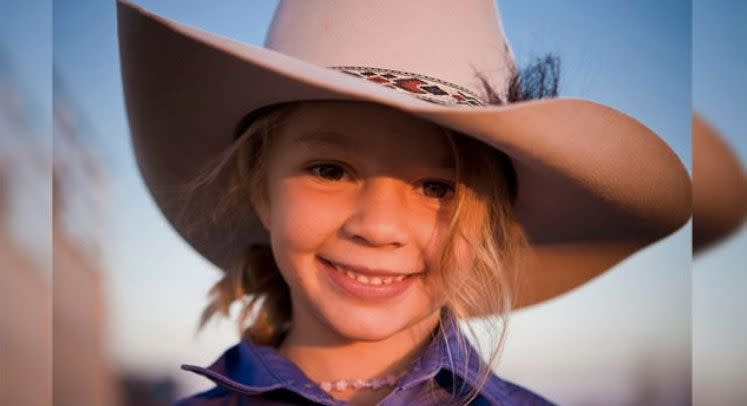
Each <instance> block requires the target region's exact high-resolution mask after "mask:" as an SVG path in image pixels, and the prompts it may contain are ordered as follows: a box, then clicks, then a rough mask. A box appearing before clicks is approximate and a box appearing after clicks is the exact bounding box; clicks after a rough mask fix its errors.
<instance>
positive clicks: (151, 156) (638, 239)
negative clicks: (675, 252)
mask: <svg viewBox="0 0 747 406" xmlns="http://www.w3.org/2000/svg"><path fill="white" fill-rule="evenodd" d="M117 9H118V31H119V41H120V58H121V67H122V80H123V84H124V94H125V100H126V105H127V113H128V116H129V124H130V131H131V135H132V141H133V146H134V150H135V154H136V157H137V162H138V165H139V167H140V170H141V172H142V175H143V178H144V179H145V182H146V184H147V186H148V188H149V189H150V191H151V193H152V194H153V196H154V198H155V201H156V202H157V204H158V206H159V207H160V208H161V210H162V211H163V213H164V214H165V216H166V218H167V219H168V220H169V222H170V223H171V224H172V225H173V226H174V227H175V229H176V230H177V231H178V232H179V233H180V234H181V235H182V236H183V237H184V238H185V239H186V240H187V241H188V242H189V244H191V245H192V247H194V248H195V249H196V250H197V251H198V252H199V253H200V254H202V255H203V256H205V257H206V258H207V259H209V260H210V261H211V262H213V263H214V264H215V265H217V266H218V267H219V268H221V269H226V268H227V267H229V266H231V265H233V264H235V263H236V262H237V261H239V260H240V258H241V257H242V255H243V254H244V253H245V250H246V248H247V247H248V246H250V245H251V244H255V243H262V242H265V243H266V242H267V241H268V236H267V234H266V232H265V231H264V230H263V228H262V227H261V225H260V223H259V221H258V219H257V218H256V215H255V214H254V213H253V211H252V210H251V208H249V207H247V208H245V209H241V210H243V212H240V213H235V215H234V217H232V218H231V220H228V219H217V221H215V222H204V223H203V224H202V225H200V226H199V227H197V228H195V227H194V224H193V223H192V222H190V221H186V222H185V221H183V218H184V217H183V216H181V214H183V213H182V211H183V210H182V209H183V205H184V201H183V199H182V197H183V196H181V195H180V194H179V193H177V192H176V191H177V190H179V189H180V187H181V186H182V185H184V184H186V183H187V182H189V181H191V180H193V178H194V176H196V175H197V173H198V172H199V171H201V170H204V167H205V165H206V164H207V163H208V162H210V161H212V160H214V159H215V158H216V157H217V156H219V155H220V154H221V153H222V152H224V151H225V150H226V148H228V147H229V146H230V145H232V143H234V142H235V131H236V128H237V124H238V123H239V122H240V121H241V120H242V118H244V117H245V116H246V115H247V114H248V113H249V112H252V111H255V110H257V109H259V108H261V107H265V106H269V105H274V104H278V103H284V102H292V101H304V100H308V101H311V100H347V101H360V102H371V103H377V104H380V105H385V106H389V107H392V108H395V109H398V110H401V111H404V112H407V113H410V114H412V115H414V116H417V117H420V118H422V119H425V120H429V121H432V122H434V123H437V124H439V125H442V126H444V127H447V128H450V129H453V130H456V131H458V132H461V133H464V134H467V135H470V136H473V137H475V138H477V139H479V140H481V141H482V142H484V143H485V144H487V145H490V146H492V147H494V148H497V149H499V150H501V151H503V152H505V153H506V154H508V155H509V157H510V158H511V160H512V162H513V165H514V167H515V170H516V174H517V180H518V192H517V199H516V203H515V208H516V212H517V214H518V217H519V219H520V221H521V223H522V224H523V226H524V228H525V230H526V232H527V235H528V236H529V239H530V242H531V253H530V254H529V255H527V257H526V260H525V261H524V266H523V267H522V269H521V274H520V275H519V277H520V286H517V287H516V292H515V296H516V303H515V306H514V308H520V307H524V306H527V305H531V304H534V303H538V302H541V301H544V300H547V299H549V298H551V297H554V296H557V295H559V294H561V293H564V292H567V291H568V290H570V289H572V288H574V287H577V286H579V285H581V284H583V283H585V282H587V281H588V280H590V279H592V278H593V277H595V276H597V275H599V274H601V273H602V272H604V271H605V270H607V269H609V268H610V267H612V266H613V265H615V264H617V263H618V262H620V261H622V260H623V259H625V258H627V257H628V256H630V255H631V254H632V253H634V252H635V251H637V250H639V249H640V248H642V247H644V246H646V245H648V244H651V243H652V242H654V241H657V240H658V239H660V238H662V237H664V236H666V235H668V234H670V233H672V232H673V231H675V230H676V229H678V228H679V227H680V226H682V225H683V224H684V223H685V222H686V221H687V220H688V219H689V217H690V214H691V205H690V204H691V202H690V179H689V177H688V175H687V172H686V170H685V168H684V167H683V165H682V163H681V162H680V160H679V159H678V158H677V156H676V155H675V154H674V152H673V151H672V150H671V149H670V148H669V147H668V146H667V144H666V143H664V142H663V141H662V140H661V139H660V138H659V137H658V136H657V135H656V134H655V133H653V132H652V131H651V130H649V129H648V128H646V127H645V126H644V125H642V124H641V123H639V122H638V121H636V120H635V119H633V118H631V117H629V116H627V115H625V114H623V113H621V112H619V111H616V110H614V109H611V108H609V107H606V106H603V105H600V104H597V103H594V102H591V101H586V100H579V99H549V100H539V101H531V102H523V103H516V104H512V105H506V106H487V107H448V106H442V105H437V104H432V103H428V102H425V101H422V100H419V99H416V98H414V97H411V96H409V95H406V94H401V93H398V92H395V91H393V90H391V89H387V88H384V87H382V86H379V85H377V84H374V83H370V82H367V81H365V80H362V79H359V78H356V77H352V76H349V75H346V74H344V73H341V72H338V71H335V70H332V69H328V68H325V67H321V66H317V65H314V64H311V63H307V62H304V61H302V60H299V59H295V58H291V57H289V56H286V55H283V54H280V53H278V52H275V51H272V50H268V49H265V48H261V47H256V46H252V45H249V44H246V43H242V42H238V41H235V40H231V39H228V38H225V37H221V36H218V35H215V34H212V33H209V32H206V31H202V30H199V29H195V28H193V27H189V26H187V25H184V24H181V23H178V22H175V21H171V20H168V19H166V18H163V17H160V16H157V15H155V14H152V13H150V12H148V11H146V10H143V9H142V8H140V7H137V6H135V5H132V4H129V3H127V2H122V1H120V2H118V4H117ZM224 186H225V177H221V178H219V179H218V180H217V181H216V182H214V184H211V186H209V187H210V188H213V190H212V191H210V192H208V193H205V194H204V197H203V198H201V200H200V201H199V202H197V203H196V204H194V205H192V206H191V207H192V209H191V210H193V211H195V212H194V213H192V214H196V215H200V214H201V213H203V211H202V210H204V213H210V212H211V209H214V207H215V206H216V204H217V201H218V199H220V196H221V195H222V193H223V192H224V191H223V190H222V189H221V188H222V187H224ZM241 210H240V211H241Z"/></svg>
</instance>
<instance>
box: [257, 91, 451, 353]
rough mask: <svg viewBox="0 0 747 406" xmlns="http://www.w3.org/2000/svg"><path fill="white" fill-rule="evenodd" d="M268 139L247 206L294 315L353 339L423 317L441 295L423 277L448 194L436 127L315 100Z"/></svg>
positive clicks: (377, 335) (447, 160) (365, 107)
mask: <svg viewBox="0 0 747 406" xmlns="http://www.w3.org/2000/svg"><path fill="white" fill-rule="evenodd" d="M275 137H276V138H275V139H274V140H273V146H272V148H271V151H269V156H268V158H269V161H268V165H267V172H266V178H265V185H266V192H267V197H268V199H269V205H264V206H262V205H260V206H262V207H260V206H258V207H257V211H258V212H259V214H260V217H261V219H262V222H263V224H264V225H265V227H266V228H267V229H268V231H269V232H270V235H271V243H272V249H273V253H274V256H275V260H276V262H277V265H278V267H279V268H280V270H281V272H282V274H283V277H284V279H285V280H286V282H287V283H288V285H289V287H290V291H291V296H292V302H293V307H294V308H293V314H294V318H299V317H303V318H304V320H315V322H318V323H321V324H319V325H321V326H323V327H326V328H328V329H332V331H333V332H335V333H336V334H338V335H340V336H343V337H346V338H349V339H356V340H381V339H385V338H387V337H390V336H391V335H393V334H395V333H397V332H399V331H403V330H405V329H407V328H408V327H411V326H414V325H415V324H416V323H418V322H420V321H426V319H427V318H429V317H431V318H432V317H433V316H434V313H436V312H438V311H439V309H440V308H441V306H442V305H443V304H444V299H443V297H442V295H439V294H438V289H437V287H436V286H433V283H432V278H429V275H431V273H432V272H433V270H434V269H436V268H437V267H438V266H439V262H438V261H439V259H440V256H441V252H442V249H441V248H442V244H443V235H444V233H445V232H446V230H447V227H448V224H449V221H450V218H451V212H452V209H453V206H454V200H455V198H454V181H455V179H454V175H455V173H454V168H453V166H454V165H453V157H452V150H451V148H450V146H449V143H448V140H447V138H446V136H445V134H444V132H443V131H442V130H441V129H440V128H439V127H438V126H436V125H434V124H431V123H427V122H425V121H422V120H418V119H416V118H413V117H411V116H408V115H406V114H404V113H401V112H398V111H395V110H391V109H387V108H384V107H380V106H376V105H372V104H364V103H351V102H347V103H346V102H315V103H306V104H303V105H301V106H300V107H299V108H297V109H296V110H294V111H293V112H292V113H291V114H290V115H289V116H288V119H287V120H285V121H284V124H283V125H282V126H281V127H280V128H279V129H278V131H277V132H276V134H275Z"/></svg>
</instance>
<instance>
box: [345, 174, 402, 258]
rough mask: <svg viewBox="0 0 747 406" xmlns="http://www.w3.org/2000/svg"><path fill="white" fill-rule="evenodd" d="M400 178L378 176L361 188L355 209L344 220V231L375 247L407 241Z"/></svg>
mask: <svg viewBox="0 0 747 406" xmlns="http://www.w3.org/2000/svg"><path fill="white" fill-rule="evenodd" d="M404 188H405V185H403V183H402V182H401V181H398V180H396V179H390V178H380V179H375V180H373V181H369V182H367V183H366V185H365V186H364V187H363V188H361V191H360V193H359V195H358V199H357V204H356V208H355V211H354V212H353V213H352V214H351V215H350V217H349V218H348V219H347V220H346V221H345V223H344V224H343V227H342V231H343V233H344V234H345V235H346V236H347V237H348V238H352V239H355V240H357V241H359V242H363V243H365V244H366V245H370V246H376V247H402V246H404V245H405V244H407V242H408V237H407V220H408V218H407V217H408V216H407V209H406V201H405V200H406V199H405V193H404Z"/></svg>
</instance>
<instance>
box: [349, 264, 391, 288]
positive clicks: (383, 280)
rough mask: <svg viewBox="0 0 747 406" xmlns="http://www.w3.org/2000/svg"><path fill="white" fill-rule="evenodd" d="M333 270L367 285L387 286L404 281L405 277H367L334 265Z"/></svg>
mask: <svg viewBox="0 0 747 406" xmlns="http://www.w3.org/2000/svg"><path fill="white" fill-rule="evenodd" d="M335 269H337V270H338V271H340V272H342V273H344V274H345V275H347V277H348V278H350V279H355V280H356V281H358V282H361V283H365V284H368V285H389V284H390V283H392V282H401V281H402V280H403V279H405V276H406V275H399V276H386V277H378V276H371V277H369V276H366V275H362V274H359V273H355V272H353V271H350V270H347V269H344V268H342V267H341V266H339V265H336V266H335Z"/></svg>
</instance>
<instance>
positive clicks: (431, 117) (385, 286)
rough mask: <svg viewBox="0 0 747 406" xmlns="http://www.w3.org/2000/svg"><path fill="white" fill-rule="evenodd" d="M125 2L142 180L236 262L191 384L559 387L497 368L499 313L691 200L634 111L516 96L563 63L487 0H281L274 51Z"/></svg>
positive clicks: (492, 393) (201, 238)
mask: <svg viewBox="0 0 747 406" xmlns="http://www.w3.org/2000/svg"><path fill="white" fill-rule="evenodd" d="M118 12H119V35H120V49H121V61H122V73H123V81H124V89H125V96H126V101H127V106H128V114H129V118H130V127H131V132H132V136H133V143H134V146H135V150H136V154H137V157H138V162H139V165H140V168H141V171H142V173H143V176H144V178H145V180H146V182H147V184H148V186H149V188H150V190H151V192H152V193H153V195H154V197H155V198H156V201H157V202H158V203H159V205H160V207H161V209H162V210H163V212H164V213H165V214H166V216H167V217H168V218H169V220H170V221H171V222H172V224H173V225H174V226H175V228H176V229H177V230H178V231H179V232H180V233H181V234H182V235H183V236H184V237H185V239H187V241H189V242H190V244H192V246H194V247H195V249H197V250H198V251H199V252H200V253H202V254H203V255H205V256H206V257H207V258H208V259H210V260H211V261H212V262H213V263H215V264H216V265H217V266H219V267H220V268H221V269H222V270H224V272H225V275H224V278H223V279H222V280H221V281H220V282H219V283H218V284H217V285H216V286H215V287H214V288H213V289H212V290H211V293H212V301H211V303H210V305H209V307H208V308H207V310H206V311H205V314H204V316H203V323H204V322H205V321H206V320H208V319H209V318H210V317H212V316H213V315H215V314H224V315H227V314H228V313H229V309H230V307H231V305H232V304H233V303H235V302H243V304H244V306H243V308H242V313H241V315H240V317H239V326H240V329H241V331H242V340H241V342H240V343H239V344H238V345H236V346H235V347H232V348H230V349H229V350H228V351H226V353H225V354H223V356H222V357H220V359H219V360H218V361H216V362H215V363H214V364H213V365H212V366H210V367H208V368H200V367H195V366H185V367H184V368H185V369H187V370H191V371H194V372H197V373H199V374H202V375H204V376H206V377H208V378H210V379H212V380H213V381H214V382H215V383H216V387H215V388H214V389H212V390H210V391H207V392H205V393H201V394H198V395H195V396H193V397H191V398H188V399H185V400H184V401H183V402H181V404H184V405H218V404H225V405H228V404H311V403H313V404H346V403H350V404H361V405H370V404H382V405H400V404H423V405H424V404H444V403H445V404H469V403H473V404H501V405H511V404H549V402H548V401H547V400H545V399H543V398H542V397H541V396H539V395H537V394H534V393H532V392H530V391H529V390H527V389H524V388H522V387H520V386H518V385H515V384H512V383H509V382H507V381H505V380H502V379H501V378H499V377H497V376H496V375H494V374H493V373H492V371H491V365H492V364H493V363H494V361H495V360H496V359H497V357H498V355H499V352H500V348H501V344H502V342H503V339H504V337H505V332H506V329H505V319H506V317H507V315H508V313H509V311H510V310H512V309H516V308H520V307H524V306H527V305H530V304H534V303H537V302H540V301H544V300H547V299H548V298H551V297H554V296H556V295H558V294H560V293H563V292H566V291H568V290H570V289H572V288H574V287H576V286H579V285H580V284H582V283H584V282H586V281H588V280H589V279H591V278H592V277H594V276H596V275H598V274H600V273H602V272H603V271H605V270H606V269H608V268H609V267H610V266H612V265H614V264H615V263H617V262H619V261H621V260H622V259H624V258H626V257H627V256H629V255H630V254H632V253H633V252H635V251H637V250H638V249H640V248H641V247H644V246H646V245H648V244H650V243H651V242H653V241H655V240H657V239H659V238H661V237H663V236H665V235H667V234H669V233H671V232H672V231H674V230H675V229H677V228H679V226H681V225H682V224H683V223H684V222H685V221H686V220H687V218H688V217H689V210H690V208H689V203H690V194H689V193H690V192H689V179H688V177H687V174H686V172H685V170H684V168H683V167H682V165H681V163H680V162H679V160H678V159H677V158H676V156H675V155H674V154H673V153H672V151H671V150H670V149H669V148H668V147H667V146H666V144H664V143H663V142H662V141H661V140H660V139H659V138H658V137H657V136H656V135H655V134H654V133H652V132H651V131H650V130H649V129H647V128H645V127H644V126H642V125H641V124H640V123H638V122H637V121H636V120H635V119H633V118H631V117H628V116H626V115H624V114H622V113H620V112H617V111H615V110H612V109H610V108H608V107H605V106H601V105H599V104H596V103H593V102H589V101H582V100H569V99H566V100H562V99H548V100H539V101H533V102H523V103H517V102H520V101H525V100H527V99H531V98H543V97H545V96H554V95H555V93H556V90H557V70H556V69H557V63H556V62H553V60H552V59H549V60H547V61H545V62H542V63H540V64H538V65H537V66H536V67H534V68H532V69H530V70H528V71H525V72H523V73H519V72H518V71H517V68H516V67H515V65H514V62H513V56H512V53H511V50H510V47H509V46H508V43H507V41H506V40H505V36H504V34H503V30H502V27H501V24H500V19H499V17H498V11H497V9H496V6H495V4H494V3H493V2H492V1H488V0H484V1H478V0H475V1H473V2H470V4H469V7H464V8H460V9H455V8H454V7H453V3H452V2H449V1H427V2H426V1H410V2H398V1H393V0H385V1H377V2H332V1H324V0H311V1H304V2H297V1H296V2H291V1H288V2H281V3H280V5H279V7H278V10H277V12H276V14H275V16H274V19H273V23H272V26H271V28H270V32H269V33H268V37H267V44H266V46H267V47H266V48H257V47H252V46H249V45H247V44H243V43H238V42H236V41H233V40H229V39H226V38H222V37H218V36H216V35H213V34H210V33H207V32H204V31H200V30H197V29H194V28H191V27H188V26H185V25H183V24H180V23H177V22H174V21H170V20H167V19H164V18H162V17H159V16H156V15H153V14H151V13H149V12H147V11H144V10H142V9H140V8H138V7H136V6H133V5H131V4H128V3H124V2H120V3H119V7H118ZM454 27H456V28H454ZM458 27H468V29H458ZM451 28H454V29H451ZM533 73H536V75H534V74H533ZM548 77H549V78H550V79H549V80H548V79H547V78H548ZM538 78H539V80H538V81H537V79H538ZM543 78H544V79H543ZM511 103H516V104H514V105H510V106H509V105H508V104H511ZM185 185H186V188H185ZM185 190H186V193H185ZM476 317H481V318H484V319H485V320H486V321H489V322H490V321H492V322H493V323H492V324H491V323H488V324H487V325H488V326H489V328H488V330H487V331H486V332H482V333H481V334H477V333H476V332H472V333H473V337H472V338H473V340H472V341H473V342H472V343H470V342H469V341H468V340H467V338H466V336H465V335H464V334H463V332H462V331H461V329H462V327H461V326H462V325H463V326H465V327H467V326H468V325H466V324H463V323H462V324H461V325H460V321H464V320H469V319H473V318H476ZM485 340H488V341H490V342H489V343H488V344H487V345H486V346H485V347H481V346H480V345H478V343H479V342H480V341H485ZM473 345H474V347H473ZM475 347H477V348H475Z"/></svg>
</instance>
